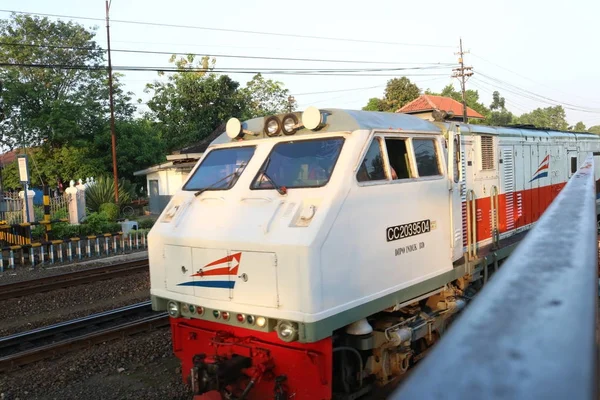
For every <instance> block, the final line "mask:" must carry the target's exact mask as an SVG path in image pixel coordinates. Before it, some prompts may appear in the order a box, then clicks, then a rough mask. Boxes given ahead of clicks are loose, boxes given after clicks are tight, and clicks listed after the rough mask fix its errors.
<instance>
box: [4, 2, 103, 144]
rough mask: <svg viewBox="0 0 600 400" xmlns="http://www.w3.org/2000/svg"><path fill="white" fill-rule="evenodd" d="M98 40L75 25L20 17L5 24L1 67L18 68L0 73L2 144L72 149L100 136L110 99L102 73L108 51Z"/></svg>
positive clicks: (13, 16)
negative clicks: (79, 141)
mask: <svg viewBox="0 0 600 400" xmlns="http://www.w3.org/2000/svg"><path fill="white" fill-rule="evenodd" d="M93 38H94V32H92V31H88V30H86V29H85V28H84V27H83V26H82V25H79V24H76V23H73V22H63V21H50V20H49V19H48V18H45V17H44V18H40V17H35V16H31V15H14V14H13V15H12V16H11V19H8V20H0V41H1V42H2V43H3V45H2V46H0V62H1V63H6V64H15V65H16V66H14V67H13V66H6V67H4V68H2V69H0V81H2V83H3V89H4V90H3V91H2V98H3V107H4V114H5V119H4V121H2V123H0V131H1V132H2V144H4V145H6V146H8V147H9V148H14V147H15V146H18V145H20V144H22V143H24V144H25V145H30V146H39V145H41V144H43V143H47V144H50V145H57V146H58V145H67V144H71V145H72V144H73V143H74V141H75V140H76V139H77V138H80V137H87V138H89V137H93V136H94V135H95V134H96V133H97V132H98V130H99V129H100V128H101V125H102V124H101V123H100V124H99V122H103V121H104V119H105V115H103V114H104V113H105V111H106V106H107V99H108V94H107V92H106V91H105V90H106V85H105V82H104V80H105V79H106V73H105V72H104V70H103V69H101V68H98V66H99V65H101V64H102V62H103V50H102V49H101V48H100V46H98V45H97V44H96V42H95V41H94V40H93ZM29 65H60V66H64V67H59V68H34V67H28V66H29ZM82 67H84V68H85V67H88V69H84V68H82ZM105 94H106V96H105Z"/></svg>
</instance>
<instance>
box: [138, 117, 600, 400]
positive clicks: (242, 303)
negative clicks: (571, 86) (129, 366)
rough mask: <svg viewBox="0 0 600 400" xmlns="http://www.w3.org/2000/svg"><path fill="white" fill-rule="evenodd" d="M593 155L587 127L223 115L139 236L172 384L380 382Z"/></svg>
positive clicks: (598, 146) (255, 393) (237, 393)
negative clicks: (167, 327)
mask: <svg viewBox="0 0 600 400" xmlns="http://www.w3.org/2000/svg"><path fill="white" fill-rule="evenodd" d="M590 152H600V137H598V136H596V135H592V134H585V133H584V134H579V133H571V132H555V131H546V130H540V129H525V128H499V127H489V126H481V125H465V124H459V123H455V122H439V123H437V122H436V123H432V122H428V121H425V120H423V119H420V118H418V117H414V116H410V115H405V114H398V113H379V112H367V111H352V110H339V109H326V110H324V109H322V110H319V109H316V108H314V107H310V108H308V109H307V110H306V111H305V112H304V113H289V114H283V115H273V116H269V117H264V118H255V119H252V120H249V121H245V122H243V123H242V122H240V121H238V120H237V119H235V118H232V119H231V120H230V121H229V122H228V124H227V130H226V132H224V133H223V134H222V135H221V136H220V137H219V138H217V139H216V140H215V141H214V142H213V143H212V144H211V146H210V147H209V148H208V149H207V151H206V152H205V154H204V155H203V157H202V159H201V160H200V161H199V162H198V164H197V165H196V167H195V168H194V169H193V170H192V172H191V173H190V175H189V178H188V179H187V181H186V182H185V184H184V185H183V187H182V190H180V191H179V192H178V193H177V194H176V195H175V196H173V198H172V199H171V201H170V203H169V204H168V206H167V207H166V209H165V210H164V212H163V213H162V215H161V216H160V218H159V221H158V222H157V223H156V224H155V226H154V227H153V228H152V231H151V232H150V234H149V259H150V278H151V295H152V300H153V305H154V309H155V310H168V312H169V313H170V315H171V317H172V318H171V328H172V334H173V347H174V351H175V353H176V354H177V356H178V357H179V358H180V359H181V361H182V365H183V378H184V379H185V380H186V381H188V382H189V383H190V384H191V386H192V388H193V389H194V392H195V393H196V395H197V398H199V399H200V398H202V399H212V398H215V399H220V398H231V399H234V398H235V399H241V398H247V399H265V398H276V399H288V398H292V397H293V398H295V399H297V400H304V399H333V398H336V399H338V398H339V399H351V398H358V397H359V396H361V395H362V394H365V393H368V392H370V391H372V390H373V389H374V388H376V387H378V386H382V385H384V384H386V383H387V382H388V381H389V380H391V379H393V378H395V377H398V376H399V375H401V374H403V373H404V372H405V371H406V370H407V368H408V367H409V366H410V365H411V364H412V363H413V362H415V361H416V360H418V359H419V358H420V357H422V355H423V354H424V350H426V349H427V348H428V347H429V346H430V345H431V344H432V343H433V342H434V341H435V338H436V336H437V335H439V333H440V332H443V329H444V327H445V326H446V322H447V321H448V318H449V317H450V316H452V315H453V314H454V313H455V312H456V311H457V310H459V309H461V308H462V306H463V305H464V304H465V298H468V295H467V292H466V291H467V290H470V288H472V290H475V289H477V288H478V287H480V286H481V283H482V282H483V281H485V280H487V277H488V272H489V271H490V269H491V267H497V266H498V263H499V262H501V261H502V259H504V258H506V257H507V256H508V255H509V254H510V252H511V251H512V249H513V248H514V247H515V246H516V244H518V242H519V240H520V238H521V237H522V236H523V234H524V232H523V233H521V232H522V231H526V230H527V229H528V228H529V227H530V226H531V224H533V223H534V222H535V221H536V220H537V219H538V218H539V216H540V215H541V214H542V212H543V211H544V210H545V208H546V207H547V206H548V205H549V204H550V202H551V201H552V199H553V198H554V197H555V196H556V195H557V193H558V192H559V191H560V189H561V188H562V187H563V186H564V185H565V184H566V181H567V180H568V178H569V177H570V176H571V174H573V173H574V172H575V171H576V170H577V167H578V166H579V163H580V162H581V161H583V159H584V158H585V156H586V155H587V154H588V153H590ZM596 165H600V162H599V163H597V164H596ZM599 176H600V175H599Z"/></svg>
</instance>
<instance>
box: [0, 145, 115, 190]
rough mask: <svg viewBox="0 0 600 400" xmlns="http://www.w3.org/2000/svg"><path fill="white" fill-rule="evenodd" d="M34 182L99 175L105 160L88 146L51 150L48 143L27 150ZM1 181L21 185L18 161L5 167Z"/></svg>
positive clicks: (11, 187)
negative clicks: (94, 153)
mask: <svg viewBox="0 0 600 400" xmlns="http://www.w3.org/2000/svg"><path fill="white" fill-rule="evenodd" d="M27 155H28V158H29V168H30V174H31V182H32V184H34V185H37V186H42V183H43V182H46V183H47V184H49V185H52V184H55V183H56V182H57V180H58V179H59V178H61V179H63V181H65V182H68V181H69V180H71V179H73V180H77V179H85V178H87V177H91V176H98V175H100V174H102V173H103V172H104V170H105V166H104V164H103V160H102V159H98V158H95V157H94V156H93V153H92V151H91V150H90V149H89V148H87V147H84V148H78V147H72V146H64V147H59V148H55V149H50V148H48V147H46V146H44V147H38V148H34V149H28V150H27ZM2 183H3V185H4V188H5V189H8V190H17V189H20V188H21V187H22V185H21V182H20V181H19V170H18V166H17V163H16V162H13V163H11V164H9V165H7V166H6V167H5V168H3V170H2Z"/></svg>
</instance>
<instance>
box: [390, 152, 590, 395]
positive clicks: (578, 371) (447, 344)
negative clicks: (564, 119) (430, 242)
mask: <svg viewBox="0 0 600 400" xmlns="http://www.w3.org/2000/svg"><path fill="white" fill-rule="evenodd" d="M597 258H598V244H597V228H596V207H595V180H594V160H593V157H592V155H590V156H589V157H587V158H586V160H585V162H584V164H583V165H582V166H581V167H580V169H579V171H578V172H577V173H576V174H575V175H574V176H573V177H572V178H571V179H570V180H569V182H568V183H567V185H566V186H565V188H564V189H563V190H562V191H561V192H560V193H559V195H558V196H557V197H556V199H555V200H554V201H553V202H552V204H551V205H550V207H549V208H548V209H547V210H546V212H545V213H544V214H543V215H542V217H541V218H540V220H539V221H538V222H537V224H536V225H535V227H534V228H533V229H532V231H531V232H530V233H528V234H527V236H526V237H525V239H524V240H523V242H522V243H521V244H520V245H519V246H518V247H517V249H516V250H515V252H514V253H513V254H512V255H511V256H510V257H509V259H508V260H507V261H506V262H505V263H504V265H503V266H502V268H500V270H499V271H498V273H496V274H495V276H494V278H493V279H492V280H491V281H490V282H489V284H488V285H487V286H485V287H484V288H483V290H482V291H481V293H479V294H478V295H477V296H476V298H475V299H474V300H473V302H472V303H471V304H470V305H469V306H468V307H467V308H466V309H465V311H464V314H463V315H461V316H459V317H458V318H457V320H456V321H455V322H454V324H453V325H452V326H451V327H450V328H449V329H448V331H447V333H446V334H445V336H443V337H442V338H441V339H440V341H439V343H437V344H436V345H435V346H434V348H433V349H432V350H431V353H430V354H429V355H428V356H427V357H425V358H424V359H423V360H422V361H421V363H420V364H419V365H417V366H416V368H415V370H414V371H413V372H412V374H410V376H408V378H407V379H406V381H405V382H404V383H403V384H402V385H401V386H400V387H399V388H398V389H397V390H396V391H395V392H394V393H393V394H392V395H391V396H390V397H389V399H392V400H405V399H410V400H412V399H419V400H428V399H435V400H440V399H445V400H458V399H460V400H470V399H473V400H475V399H477V400H482V399H511V400H513V399H519V400H520V399H527V400H533V399H544V400H548V399H573V400H575V399H577V400H580V399H586V400H587V399H597V398H598V396H597V386H598V383H597V382H596V378H597V357H598V349H597V345H596V318H597V296H598V272H597V271H598V270H597Z"/></svg>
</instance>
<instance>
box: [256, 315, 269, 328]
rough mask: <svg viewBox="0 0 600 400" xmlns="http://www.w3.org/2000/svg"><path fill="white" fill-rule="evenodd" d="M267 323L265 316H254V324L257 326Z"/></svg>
mask: <svg viewBox="0 0 600 400" xmlns="http://www.w3.org/2000/svg"><path fill="white" fill-rule="evenodd" d="M266 324H267V320H266V319H265V317H258V318H256V325H258V326H259V327H261V328H262V327H263V326H265V325H266Z"/></svg>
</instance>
